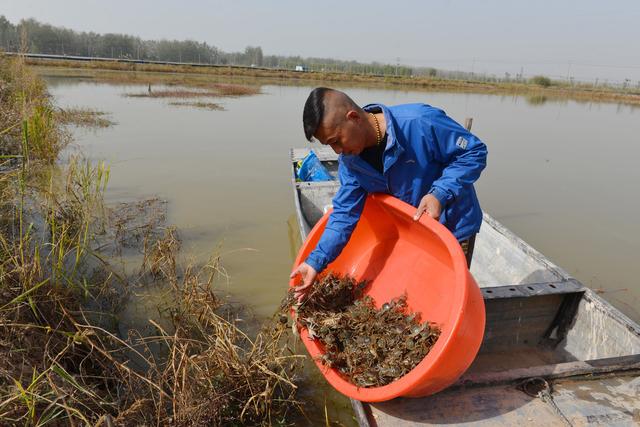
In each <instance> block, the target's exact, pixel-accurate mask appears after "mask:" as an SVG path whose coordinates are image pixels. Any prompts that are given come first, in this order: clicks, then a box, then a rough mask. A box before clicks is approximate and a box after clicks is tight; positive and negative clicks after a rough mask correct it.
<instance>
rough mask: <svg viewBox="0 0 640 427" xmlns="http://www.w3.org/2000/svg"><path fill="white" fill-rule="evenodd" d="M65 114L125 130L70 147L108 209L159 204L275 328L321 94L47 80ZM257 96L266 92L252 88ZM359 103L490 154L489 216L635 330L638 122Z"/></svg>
mask: <svg viewBox="0 0 640 427" xmlns="http://www.w3.org/2000/svg"><path fill="white" fill-rule="evenodd" d="M47 81H48V83H49V85H50V91H51V93H52V94H53V96H54V97H55V99H56V102H57V103H58V104H59V105H60V106H62V107H70V106H81V107H90V108H93V109H97V110H100V111H105V112H108V113H110V118H111V119H112V120H113V121H115V122H117V125H115V126H113V127H111V128H108V129H104V130H97V131H91V130H89V131H87V130H82V129H77V130H75V131H74V134H75V143H76V144H77V145H78V146H79V147H80V148H81V150H82V151H83V152H84V153H85V154H86V155H88V156H89V157H90V158H92V159H103V160H106V161H108V162H109V163H110V165H111V178H110V183H109V189H108V192H107V198H108V200H110V201H116V200H129V199H135V198H139V197H151V196H156V195H157V196H159V197H161V198H163V199H166V200H167V201H168V210H169V217H168V220H169V223H171V224H175V225H177V226H178V228H179V230H180V233H181V237H182V239H183V248H184V252H185V253H187V254H191V255H192V256H193V257H195V258H196V259H204V258H206V257H207V256H208V255H209V254H211V253H212V251H213V250H215V249H216V248H217V247H220V248H221V249H220V251H221V252H223V253H225V255H224V256H223V257H222V262H223V264H224V267H225V268H226V271H227V273H228V275H229V282H228V285H226V286H227V287H228V288H227V291H228V292H229V293H231V294H233V295H234V297H236V298H238V299H240V300H242V301H243V302H246V303H248V304H250V306H251V307H252V308H253V310H255V312H256V314H257V315H258V316H269V315H271V314H272V313H273V312H274V310H275V309H276V308H277V306H278V304H279V302H280V300H281V298H282V297H283V295H284V294H285V291H286V288H287V281H288V274H289V271H290V269H291V264H292V249H291V245H290V236H289V227H288V224H287V222H288V220H289V219H290V218H291V215H292V214H293V213H294V209H293V196H292V189H291V187H290V169H289V167H290V166H289V152H288V149H289V148H290V147H304V146H306V145H307V144H308V143H307V142H306V140H305V139H304V135H303V132H302V119H301V117H302V106H303V104H304V101H305V99H306V97H307V95H308V93H309V91H310V90H311V89H312V88H313V86H276V85H262V86H261V91H262V93H261V94H260V95H255V96H249V97H241V98H223V99H220V100H215V101H216V102H219V103H221V104H222V105H223V107H224V108H225V111H208V110H201V109H194V108H187V107H179V106H172V105H169V102H168V101H167V100H163V99H148V98H129V97H125V96H123V94H124V93H126V92H140V91H146V90H147V86H122V85H110V84H100V83H88V82H86V81H80V80H75V79H70V78H65V79H61V78H56V77H52V76H49V77H47ZM255 84H259V81H256V82H255ZM342 89H343V90H345V91H346V92H347V93H349V94H350V95H351V96H352V97H353V98H354V100H355V101H356V102H358V103H360V104H366V103H370V102H381V103H385V104H389V105H393V104H399V103H406V102H425V103H428V104H431V105H434V106H438V107H440V108H443V109H444V110H445V111H446V112H447V113H448V114H449V115H450V116H451V117H453V118H454V119H456V120H457V121H459V122H463V120H464V118H465V117H473V119H474V124H473V131H474V133H475V134H476V135H478V136H479V137H480V138H481V139H482V140H483V141H485V142H486V144H487V145H488V147H489V158H488V166H487V169H486V170H485V172H484V173H483V175H482V177H481V178H480V180H479V182H478V183H477V190H478V194H479V197H480V202H481V204H482V207H483V209H484V210H486V211H487V212H489V213H490V214H491V215H493V216H494V217H495V218H496V219H497V220H499V221H500V222H502V223H503V224H504V225H505V226H507V227H508V228H510V229H511V230H512V231H513V232H515V233H516V234H517V235H519V236H520V237H522V238H523V239H524V240H526V241H527V242H528V243H530V244H531V245H532V246H533V247H535V248H536V249H538V250H539V251H540V252H542V253H543V254H545V255H546V256H547V257H549V258H550V259H551V260H552V261H553V262H555V263H556V264H558V265H559V266H560V267H562V268H564V269H565V270H567V271H568V272H569V273H571V274H572V275H574V276H575V277H576V278H577V279H579V280H580V281H582V282H583V283H584V284H585V285H587V286H589V287H591V288H594V289H598V290H599V291H601V292H602V295H603V297H604V298H605V299H607V300H609V301H610V302H612V303H613V304H614V305H615V306H617V307H618V308H619V309H620V310H621V311H623V312H624V313H625V314H627V315H628V316H630V317H631V318H633V319H634V320H636V321H640V281H638V277H640V262H638V257H639V255H640V220H639V219H638V216H639V215H640V198H639V197H638V195H639V194H640V192H639V191H638V189H637V186H638V185H639V184H640V168H638V167H637V164H636V163H637V158H638V157H639V155H640V144H638V143H637V142H638V135H640V109H638V108H633V107H629V106H621V105H615V104H600V103H577V102H573V101H546V102H544V101H545V100H544V99H539V98H537V99H527V98H526V97H523V96H496V95H478V94H461V93H428V92H418V91H406V90H387V89H366V88H362V87H353V88H349V87H343V88H342Z"/></svg>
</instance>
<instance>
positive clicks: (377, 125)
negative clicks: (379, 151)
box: [369, 113, 382, 145]
mask: <svg viewBox="0 0 640 427" xmlns="http://www.w3.org/2000/svg"><path fill="white" fill-rule="evenodd" d="M369 114H371V117H373V121H374V122H376V145H379V144H380V143H381V142H382V135H381V134H380V124H379V123H378V118H377V117H376V115H375V114H373V113H369Z"/></svg>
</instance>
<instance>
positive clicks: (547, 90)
mask: <svg viewBox="0 0 640 427" xmlns="http://www.w3.org/2000/svg"><path fill="white" fill-rule="evenodd" d="M26 63H27V64H28V65H31V66H35V67H38V68H40V67H48V68H55V69H59V70H66V72H65V73H64V74H66V75H68V76H77V77H83V78H90V79H92V80H94V81H104V82H111V83H121V84H125V83H129V84H163V83H165V84H173V85H178V84H180V85H194V86H199V85H206V84H207V81H211V80H212V79H219V78H226V77H233V78H259V79H261V80H262V79H264V80H268V81H269V82H273V83H276V84H304V83H309V84H317V85H327V86H328V85H334V86H344V85H352V84H354V85H358V86H362V85H366V86H369V87H390V88H394V89H398V88H408V89H412V90H424V91H431V92H463V93H480V94H494V95H521V96H527V97H530V98H532V99H535V100H536V101H538V102H540V103H543V102H544V101H546V100H559V99H570V100H574V101H578V102H607V103H617V104H625V105H640V90H639V89H630V88H627V89H622V88H615V87H610V86H595V85H593V84H585V83H574V84H569V83H565V82H557V81H551V82H549V83H548V85H547V84H545V85H541V84H537V83H534V82H533V81H523V82H513V81H508V82H505V81H495V82H489V81H473V80H452V79H442V78H437V77H406V76H376V75H365V74H351V73H336V72H316V71H304V72H301V71H293V70H282V69H265V68H250V67H234V66H193V65H163V64H139V63H131V62H129V63H127V62H118V61H116V60H114V61H78V60H71V59H64V60H61V59H38V58H28V59H26ZM73 70H81V71H83V70H87V71H89V70H90V71H91V74H90V75H87V74H82V73H81V72H74V71H73ZM533 80H535V79H533Z"/></svg>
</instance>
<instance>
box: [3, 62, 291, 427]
mask: <svg viewBox="0 0 640 427" xmlns="http://www.w3.org/2000/svg"><path fill="white" fill-rule="evenodd" d="M1 61H2V62H0V77H1V79H0V85H1V86H2V87H3V88H9V89H8V90H7V91H5V90H3V91H2V93H1V96H0V132H1V135H2V137H3V138H4V139H3V142H7V144H6V145H3V149H5V150H6V151H5V152H3V157H2V160H3V161H5V162H9V161H10V162H13V163H12V164H11V165H5V166H7V167H8V166H12V168H11V169H6V170H5V171H4V172H3V173H2V174H0V193H1V194H2V199H1V200H2V203H1V204H0V219H1V220H2V221H1V222H0V360H2V364H0V419H1V420H2V423H4V424H22V425H37V426H39V425H45V424H50V425H228V424H250V425H261V424H262V425H272V424H286V423H287V422H288V421H287V420H289V418H288V417H289V415H290V414H291V411H292V410H293V409H295V408H296V406H298V405H299V403H298V402H296V400H295V392H296V385H295V382H296V376H295V372H296V369H297V366H298V361H299V359H300V356H296V355H294V354H293V352H292V351H291V350H290V349H289V348H288V346H287V345H286V335H285V334H286V332H287V331H288V328H286V327H285V325H282V324H281V323H279V322H273V323H268V324H266V325H265V326H264V328H263V329H262V330H261V331H260V332H258V333H257V335H256V336H255V337H250V336H249V335H247V333H245V332H243V331H242V330H240V329H239V328H238V327H237V326H236V325H235V323H234V322H233V321H231V320H230V318H229V317H227V315H226V314H225V313H233V312H234V308H233V307H230V306H229V304H228V303H227V302H226V301H225V300H222V299H220V298H218V297H217V295H216V294H215V293H214V291H213V284H214V281H215V279H216V276H217V275H218V274H219V272H220V270H221V267H220V264H219V258H213V259H212V260H211V262H209V263H207V264H206V265H205V266H203V267H201V268H196V267H194V266H186V267H181V265H182V264H181V263H180V262H178V261H177V252H178V250H179V248H180V243H179V239H178V237H177V234H176V230H175V229H174V228H172V227H165V228H164V231H163V232H160V230H159V226H160V224H161V223H162V221H163V216H162V213H161V212H160V213H159V214H158V216H157V217H154V218H151V219H148V221H146V222H145V220H140V219H139V217H140V216H139V215H137V216H136V215H135V214H133V213H132V212H134V211H135V210H136V209H141V208H145V207H150V208H152V209H153V207H154V206H157V205H156V204H155V203H154V202H146V204H145V202H140V205H135V204H134V206H133V207H132V208H131V212H130V214H129V215H127V214H126V209H121V211H123V212H125V214H124V215H115V214H113V211H114V210H116V209H118V207H116V208H115V209H114V208H109V207H106V206H104V203H103V193H104V191H105V188H106V185H107V183H108V180H109V168H108V167H107V166H106V165H104V164H101V163H99V164H93V163H91V162H89V161H86V160H83V159H81V158H76V159H73V160H72V161H71V162H70V163H69V165H68V166H67V167H66V168H65V169H64V170H60V169H59V168H58V167H57V166H56V165H55V163H54V162H55V160H56V158H57V155H58V153H59V151H60V149H61V148H62V147H63V146H64V143H65V134H64V132H63V131H61V130H60V128H59V123H58V121H57V120H56V117H55V114H54V110H53V108H52V106H51V105H50V104H49V101H48V99H49V98H48V97H47V95H46V90H45V87H44V85H43V84H42V83H41V81H40V80H39V79H37V78H36V77H35V76H33V74H32V73H31V71H30V70H29V69H27V68H25V67H24V63H23V62H22V60H21V59H17V60H14V61H6V60H5V59H2V60H1ZM7 93H10V94H11V96H7V95H6V94H7ZM15 129H18V131H15ZM5 153H6V154H5ZM120 208H121V206H120ZM125 245H128V246H130V247H133V246H136V245H137V246H140V245H141V246H142V247H141V249H140V250H141V251H142V252H143V259H144V261H143V263H142V266H141V269H140V271H139V272H137V273H136V274H131V273H130V272H127V271H125V270H124V269H123V268H120V267H118V266H119V265H120V264H119V262H118V259H117V257H116V258H114V257H113V256H112V255H117V253H118V251H117V250H116V251H109V250H108V249H109V248H114V247H118V246H120V247H122V246H125ZM140 286H156V287H158V288H159V289H166V293H167V298H165V300H166V301H167V303H166V304H165V305H164V306H163V307H161V308H162V313H164V316H163V317H161V318H159V319H156V320H150V324H151V326H152V327H153V328H154V330H155V333H154V334H151V335H149V334H147V335H144V334H143V333H142V332H141V330H142V326H143V325H141V326H140V327H139V328H137V329H136V330H131V331H128V333H126V334H120V333H119V327H118V315H119V309H121V308H122V307H123V305H124V304H125V303H126V302H127V298H129V296H130V295H131V291H132V290H136V289H138V288H139V287H140Z"/></svg>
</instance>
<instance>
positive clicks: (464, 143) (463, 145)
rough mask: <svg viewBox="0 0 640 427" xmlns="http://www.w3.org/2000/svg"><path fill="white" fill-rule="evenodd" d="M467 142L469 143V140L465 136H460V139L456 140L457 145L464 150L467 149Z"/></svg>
mask: <svg viewBox="0 0 640 427" xmlns="http://www.w3.org/2000/svg"><path fill="white" fill-rule="evenodd" d="M467 144H469V142H468V141H467V140H466V139H464V138H463V137H459V138H458V140H457V141H456V145H457V146H458V147H460V148H462V149H463V150H466V149H467Z"/></svg>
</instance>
